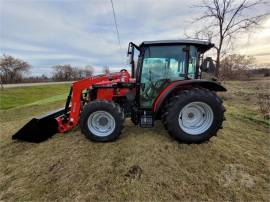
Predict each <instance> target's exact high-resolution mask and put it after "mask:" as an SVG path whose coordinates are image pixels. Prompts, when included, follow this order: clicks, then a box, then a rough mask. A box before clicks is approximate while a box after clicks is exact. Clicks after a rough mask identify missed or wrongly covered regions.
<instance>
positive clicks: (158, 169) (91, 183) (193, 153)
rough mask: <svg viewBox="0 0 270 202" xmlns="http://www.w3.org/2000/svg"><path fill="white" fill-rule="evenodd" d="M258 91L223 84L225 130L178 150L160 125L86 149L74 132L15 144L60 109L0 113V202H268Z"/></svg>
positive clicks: (129, 130) (265, 137) (130, 128)
mask: <svg viewBox="0 0 270 202" xmlns="http://www.w3.org/2000/svg"><path fill="white" fill-rule="evenodd" d="M262 84H268V82H267V81H253V82H252V83H251V82H250V83H249V82H227V83H226V84H225V85H226V86H227V87H228V89H229V92H228V93H227V94H223V95H222V96H223V97H227V98H228V99H225V105H226V108H227V113H226V118H227V121H226V122H225V124H224V129H223V130H221V131H220V132H219V134H218V136H217V137H215V138H212V139H211V141H210V142H208V143H204V144H200V145H187V144H181V143H178V142H177V141H175V140H173V139H171V138H170V137H169V135H168V134H167V132H166V131H165V129H164V128H163V126H162V124H161V123H159V122H157V124H156V127H155V128H152V129H142V128H139V127H137V126H134V125H132V123H131V121H130V120H126V122H125V128H124V130H123V132H122V135H121V138H120V139H119V140H117V141H116V142H113V143H106V144H102V143H93V142H90V141H88V140H86V139H85V138H84V136H83V135H81V133H80V131H79V129H78V128H77V129H75V130H74V131H72V132H70V133H67V134H58V135H55V136H54V137H53V138H51V139H50V140H48V141H46V142H44V143H41V144H31V143H24V142H17V141H12V140H11V138H10V136H11V134H12V133H14V132H16V130H17V129H18V128H20V127H21V126H22V125H23V124H24V123H25V122H26V121H27V120H29V118H30V117H31V115H32V114H33V116H34V115H38V114H40V113H42V112H45V111H50V110H52V109H54V108H57V107H60V106H62V104H63V103H62V102H60V101H57V102H54V103H53V104H50V105H48V106H44V105H34V106H32V107H27V106H26V107H23V108H20V109H9V110H5V111H0V116H1V131H0V132H1V134H0V135H1V142H0V156H1V164H0V168H1V173H0V200H3V201H10V200H11V201H15V200H20V201H22V200H27V201H29V200H31V201H51V200H65V201H66V200H68V201H70V200H80V201H81V200H91V201H95V200H103V201H108V200H114V201H126V200H128V201H134V200H141V201H142V200H143V201H146V200H147V201H149V200H151V201H152V200H158V201H160V200H164V201H173V200H181V201H190V200H192V201H194V200H195V201H206V200H207V201H208V200H210V201H224V200H226V201H235V200H241V201H268V199H269V183H270V177H269V176H270V170H269V160H270V155H269V146H270V141H269V122H267V121H266V120H264V119H263V116H262V115H261V114H260V113H258V110H257V107H258V106H257V105H256V99H254V98H253V95H255V94H256V93H258V91H261V90H263V89H257V87H258V86H260V85H262ZM262 86H267V85H262ZM264 90H267V89H264Z"/></svg>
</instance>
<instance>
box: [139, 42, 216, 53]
mask: <svg viewBox="0 0 270 202" xmlns="http://www.w3.org/2000/svg"><path fill="white" fill-rule="evenodd" d="M178 44H179V45H180V44H183V45H195V46H198V47H200V48H202V49H203V50H204V51H207V50H209V49H210V48H212V47H214V46H215V44H213V43H211V42H209V41H206V40H190V39H179V40H159V41H143V42H142V43H141V44H140V45H139V47H140V48H141V47H143V46H152V45H153V46H155V45H178Z"/></svg>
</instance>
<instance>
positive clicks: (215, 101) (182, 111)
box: [163, 88, 225, 143]
mask: <svg viewBox="0 0 270 202" xmlns="http://www.w3.org/2000/svg"><path fill="white" fill-rule="evenodd" d="M224 112H225V108H224V106H223V105H222V100H221V99H220V98H219V97H218V96H217V95H216V93H215V92H212V91H209V90H207V89H197V88H195V89H191V90H184V91H181V92H180V93H179V94H177V95H176V96H174V97H172V98H171V99H170V100H169V102H168V103H167V105H166V106H165V110H164V113H163V122H164V125H165V128H166V129H167V130H168V132H169V134H170V135H171V136H172V137H174V138H175V139H177V140H179V141H181V142H185V143H201V142H205V141H208V140H209V139H210V138H211V137H212V136H214V135H216V134H217V131H218V130H219V129H220V128H222V122H223V120H224Z"/></svg>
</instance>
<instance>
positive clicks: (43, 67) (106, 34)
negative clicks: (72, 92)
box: [0, 0, 270, 75]
mask: <svg viewBox="0 0 270 202" xmlns="http://www.w3.org/2000/svg"><path fill="white" fill-rule="evenodd" d="M113 2H114V8H115V13H116V18H117V24H118V28H119V33H120V41H121V48H120V47H119V43H118V39H117V35H116V29H115V26H114V20H113V12H112V6H111V1H110V0H0V51H1V52H0V53H1V55H3V54H7V55H12V56H14V57H18V58H20V59H23V60H25V61H28V62H29V63H30V64H31V65H32V69H31V75H41V74H45V75H50V74H51V71H52V68H51V67H52V66H53V65H56V64H71V65H73V66H76V67H82V66H86V65H91V66H93V67H94V69H95V72H96V73H100V72H101V71H102V67H103V66H105V65H108V66H109V67H110V69H111V70H112V71H114V70H115V71H117V70H119V69H122V68H125V67H127V58H126V49H127V45H128V43H129V42H130V41H133V42H135V43H137V44H140V43H141V42H142V41H147V40H161V39H183V38H185V34H184V33H185V32H192V31H193V30H194V29H196V26H195V25H194V24H192V23H191V21H192V19H194V17H196V16H197V15H198V13H200V12H202V11H200V10H198V9H195V8H193V6H194V5H196V4H198V2H200V0H188V1H187V0H159V1H157V0H113ZM263 9H265V8H263ZM251 12H257V11H256V10H253V11H251ZM269 41H270V18H268V19H267V20H266V21H265V22H264V23H263V24H262V27H261V28H260V29H258V30H255V31H254V33H253V34H252V35H245V36H244V35H243V36H241V37H239V39H238V40H237V43H235V46H234V50H233V52H235V53H241V54H247V55H253V56H256V58H257V62H258V63H270V43H269Z"/></svg>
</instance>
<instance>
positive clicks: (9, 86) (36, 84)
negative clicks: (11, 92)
mask: <svg viewBox="0 0 270 202" xmlns="http://www.w3.org/2000/svg"><path fill="white" fill-rule="evenodd" d="M72 82H73V81H61V82H43V83H13V84H3V87H4V88H16V87H25V86H42V85H55V84H64V83H72Z"/></svg>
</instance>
